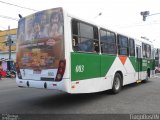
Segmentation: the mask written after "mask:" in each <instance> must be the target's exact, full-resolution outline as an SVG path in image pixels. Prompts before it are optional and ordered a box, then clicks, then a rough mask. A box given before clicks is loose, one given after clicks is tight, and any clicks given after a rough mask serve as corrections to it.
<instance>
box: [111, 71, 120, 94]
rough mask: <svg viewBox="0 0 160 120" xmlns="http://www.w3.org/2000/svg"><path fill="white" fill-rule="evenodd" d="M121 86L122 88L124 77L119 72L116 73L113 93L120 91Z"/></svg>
mask: <svg viewBox="0 0 160 120" xmlns="http://www.w3.org/2000/svg"><path fill="white" fill-rule="evenodd" d="M121 88H122V78H121V75H120V74H119V73H116V74H115V76H114V80H113V85H112V93H113V94H116V93H118V92H119V91H120V90H121Z"/></svg>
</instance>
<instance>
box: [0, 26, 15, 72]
mask: <svg viewBox="0 0 160 120" xmlns="http://www.w3.org/2000/svg"><path fill="white" fill-rule="evenodd" d="M16 34H17V29H10V30H4V31H0V67H1V68H2V69H3V71H8V70H9V71H10V70H15V64H14V63H15V61H16V39H17V36H16ZM8 35H10V38H11V51H9V42H8ZM10 52H11V59H10V60H9V53H10Z"/></svg>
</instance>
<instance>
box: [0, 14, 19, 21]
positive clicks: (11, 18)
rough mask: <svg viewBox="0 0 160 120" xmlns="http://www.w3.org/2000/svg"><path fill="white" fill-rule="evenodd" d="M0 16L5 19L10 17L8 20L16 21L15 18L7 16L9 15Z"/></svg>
mask: <svg viewBox="0 0 160 120" xmlns="http://www.w3.org/2000/svg"><path fill="white" fill-rule="evenodd" d="M0 17H1V18H5V19H10V20H15V21H18V19H17V18H13V17H9V16H4V15H0Z"/></svg>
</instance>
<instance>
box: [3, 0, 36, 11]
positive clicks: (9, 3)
mask: <svg viewBox="0 0 160 120" xmlns="http://www.w3.org/2000/svg"><path fill="white" fill-rule="evenodd" d="M0 3H3V4H7V5H12V6H15V7H19V8H23V9H27V10H32V11H38V10H35V9H32V8H28V7H23V6H19V5H16V4H12V3H8V2H4V1H0Z"/></svg>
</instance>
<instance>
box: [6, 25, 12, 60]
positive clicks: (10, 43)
mask: <svg viewBox="0 0 160 120" xmlns="http://www.w3.org/2000/svg"><path fill="white" fill-rule="evenodd" d="M7 43H8V46H9V49H8V53H9V58H8V59H9V61H10V60H11V45H12V40H11V36H10V26H8V39H7Z"/></svg>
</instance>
